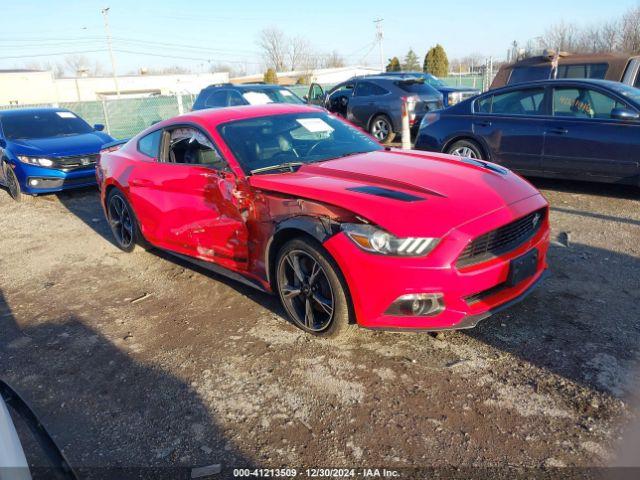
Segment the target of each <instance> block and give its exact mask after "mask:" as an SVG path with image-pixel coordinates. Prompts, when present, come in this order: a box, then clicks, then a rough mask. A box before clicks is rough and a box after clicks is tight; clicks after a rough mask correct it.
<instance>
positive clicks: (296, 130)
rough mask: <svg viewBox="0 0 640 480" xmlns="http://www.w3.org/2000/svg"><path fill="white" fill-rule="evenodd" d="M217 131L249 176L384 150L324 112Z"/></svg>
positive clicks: (255, 120) (273, 118)
mask: <svg viewBox="0 0 640 480" xmlns="http://www.w3.org/2000/svg"><path fill="white" fill-rule="evenodd" d="M218 131H219V132H220V135H221V136H222V138H223V139H224V141H225V142H226V144H227V145H228V146H229V148H230V149H231V151H232V152H233V154H234V156H235V157H236V159H237V160H238V162H239V163H240V166H241V167H242V169H243V170H244V172H245V173H247V174H250V173H253V174H256V173H267V172H270V173H274V172H276V171H278V170H280V169H282V170H294V169H295V168H296V167H299V166H300V165H303V164H306V163H314V162H322V161H324V160H330V159H333V158H339V157H345V156H348V155H354V154H356V153H367V152H373V151H377V150H381V149H382V146H381V145H379V144H378V143H376V142H375V141H374V140H373V139H371V138H370V137H369V136H368V135H366V134H365V133H363V132H361V131H360V130H358V129H356V128H355V127H352V126H350V125H348V124H347V123H345V122H343V121H342V120H338V119H337V118H335V117H333V116H331V115H328V114H326V113H324V112H321V111H318V112H311V113H296V114H284V115H273V116H269V117H259V118H250V119H246V120H236V121H233V122H230V123H226V124H224V125H221V126H219V127H218Z"/></svg>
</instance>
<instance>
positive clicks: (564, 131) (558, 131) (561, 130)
mask: <svg viewBox="0 0 640 480" xmlns="http://www.w3.org/2000/svg"><path fill="white" fill-rule="evenodd" d="M547 133H555V134H556V135H565V134H567V133H569V130H567V129H566V128H562V127H561V128H550V129H549V130H547Z"/></svg>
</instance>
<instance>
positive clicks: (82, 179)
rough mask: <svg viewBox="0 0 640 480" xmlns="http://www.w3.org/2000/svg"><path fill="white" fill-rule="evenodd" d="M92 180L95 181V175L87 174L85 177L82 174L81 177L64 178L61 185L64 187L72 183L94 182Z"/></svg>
mask: <svg viewBox="0 0 640 480" xmlns="http://www.w3.org/2000/svg"><path fill="white" fill-rule="evenodd" d="M94 182H96V176H95V175H88V176H86V177H84V176H82V177H76V178H65V179H64V182H63V185H64V186H65V187H71V186H73V185H83V184H85V183H94Z"/></svg>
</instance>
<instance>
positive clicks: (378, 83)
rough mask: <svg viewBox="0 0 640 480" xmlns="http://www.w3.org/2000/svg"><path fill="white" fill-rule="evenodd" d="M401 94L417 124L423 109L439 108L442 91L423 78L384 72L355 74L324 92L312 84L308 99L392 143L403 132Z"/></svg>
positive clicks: (385, 141) (423, 111)
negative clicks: (392, 74) (401, 76)
mask: <svg viewBox="0 0 640 480" xmlns="http://www.w3.org/2000/svg"><path fill="white" fill-rule="evenodd" d="M403 97H407V98H408V99H409V103H408V106H409V123H410V126H411V127H413V126H414V125H418V124H419V123H420V120H421V119H422V116H423V115H424V114H425V113H426V112H430V111H433V110H437V109H439V108H442V94H441V93H440V92H438V91H437V90H436V89H435V88H433V87H431V86H430V85H428V84H426V83H425V82H424V80H422V79H417V78H396V77H389V76H386V75H377V76H366V77H354V78H352V79H350V80H347V81H346V82H342V83H339V84H338V85H336V86H334V87H333V88H332V89H331V90H329V91H328V92H326V93H325V91H324V90H323V88H322V87H321V86H320V85H318V84H317V83H313V84H311V86H310V88H309V93H308V95H307V101H308V103H310V104H312V105H320V106H323V107H324V108H326V109H327V110H329V111H330V112H333V113H336V114H338V115H340V116H342V117H344V118H346V119H347V120H349V121H350V122H351V123H353V124H354V125H356V126H358V127H361V128H363V129H364V130H366V131H368V132H369V133H371V135H373V136H374V137H375V138H376V139H377V140H378V141H379V142H382V143H391V142H392V141H393V140H394V138H395V137H396V135H397V134H400V133H402V98H403Z"/></svg>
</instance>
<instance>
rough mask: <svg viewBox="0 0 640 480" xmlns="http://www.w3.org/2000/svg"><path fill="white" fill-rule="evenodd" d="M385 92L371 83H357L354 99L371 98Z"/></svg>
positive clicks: (385, 91)
mask: <svg viewBox="0 0 640 480" xmlns="http://www.w3.org/2000/svg"><path fill="white" fill-rule="evenodd" d="M385 93H387V90H385V89H384V88H382V87H380V86H378V85H376V84H375V83H371V82H358V84H357V85H356V91H355V96H356V97H371V96H375V95H384V94H385Z"/></svg>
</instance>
